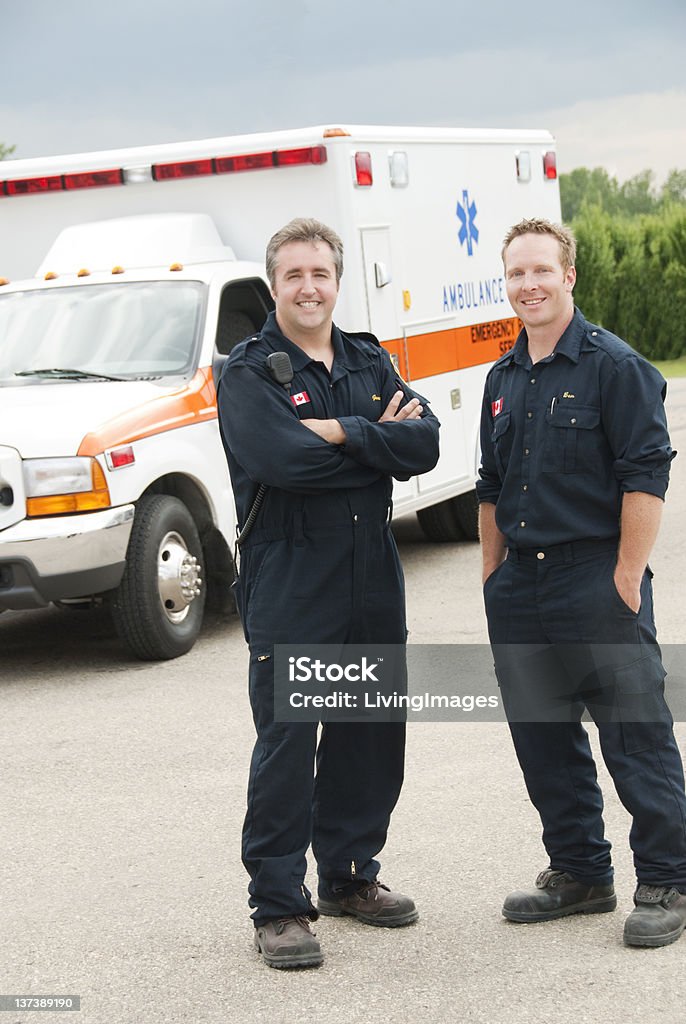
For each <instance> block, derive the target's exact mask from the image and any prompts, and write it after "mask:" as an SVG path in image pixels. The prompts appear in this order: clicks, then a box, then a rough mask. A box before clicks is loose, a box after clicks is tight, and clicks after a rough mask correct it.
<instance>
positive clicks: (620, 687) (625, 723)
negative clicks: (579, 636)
mask: <svg viewBox="0 0 686 1024" xmlns="http://www.w3.org/2000/svg"><path fill="white" fill-rule="evenodd" d="M665 674H666V673H665V670H664V668H663V666H662V662H661V661H660V658H659V655H657V654H651V655H648V657H646V658H641V659H640V660H639V661H634V662H632V663H631V664H629V665H622V666H621V668H616V669H615V671H614V683H615V702H616V704H615V706H616V709H617V712H618V718H619V721H620V722H621V726H622V737H623V740H624V751H625V753H627V754H638V753H640V751H643V750H651V749H653V748H654V747H661V746H664V744H665V743H666V742H668V740H669V737H670V735H671V730H672V725H673V721H672V716H671V713H670V711H669V708H668V707H667V704H666V702H665V698H664V689H665Z"/></svg>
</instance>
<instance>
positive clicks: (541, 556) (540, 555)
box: [536, 551, 545, 558]
mask: <svg viewBox="0 0 686 1024" xmlns="http://www.w3.org/2000/svg"><path fill="white" fill-rule="evenodd" d="M536 558H545V551H539V552H538V554H537V555H536Z"/></svg>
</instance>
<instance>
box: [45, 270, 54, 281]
mask: <svg viewBox="0 0 686 1024" xmlns="http://www.w3.org/2000/svg"><path fill="white" fill-rule="evenodd" d="M56 277H57V274H56V273H55V271H54V270H48V271H47V273H46V275H45V277H44V278H43V280H44V281H54V280H55V278H56Z"/></svg>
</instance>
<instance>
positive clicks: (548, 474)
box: [477, 309, 676, 548]
mask: <svg viewBox="0 0 686 1024" xmlns="http://www.w3.org/2000/svg"><path fill="white" fill-rule="evenodd" d="M666 390H667V386H666V384H665V381H664V378H663V377H662V376H661V374H660V373H659V372H658V371H657V370H656V369H655V367H654V366H652V365H651V364H650V363H648V362H647V360H645V359H644V358H643V357H642V356H640V355H638V353H637V352H635V351H634V350H633V349H632V348H630V347H629V345H627V344H626V342H624V341H622V340H621V339H620V338H617V337H616V336H615V335H614V334H610V333H609V332H608V331H605V330H603V329H602V328H601V327H596V326H595V325H594V324H590V323H588V321H587V320H586V319H585V318H584V316H583V314H582V313H581V312H580V311H579V310H578V309H575V312H574V317H573V319H572V321H571V323H570V324H569V326H568V327H567V329H566V331H565V332H564V334H563V335H562V337H561V338H560V340H559V341H558V343H557V345H556V347H555V350H554V352H553V353H552V354H551V355H550V356H548V357H547V358H546V359H543V360H541V362H539V363H536V365H535V366H532V364H531V359H530V357H529V353H528V339H527V335H526V331H525V330H523V331H522V332H521V333H520V335H519V337H518V338H517V341H516V343H515V346H514V348H513V349H512V350H511V351H510V352H508V353H506V354H505V355H504V356H502V357H501V358H500V359H499V360H498V362H497V363H496V364H495V366H493V367H492V369H491V370H490V372H489V374H488V377H487V378H486V387H485V392H484V404H483V409H482V414H481V453H482V456H481V458H482V465H481V469H480V471H479V472H480V477H481V479H480V480H479V482H478V484H477V493H478V496H479V501H481V502H490V503H492V504H494V505H495V506H496V524H497V526H498V529H499V530H500V531H501V532H502V533H503V534H504V535H505V542H506V544H507V546H508V547H509V548H528V547H549V546H551V545H554V544H563V543H567V542H569V541H578V540H611V539H614V538H617V537H619V516H620V511H621V500H622V494H623V493H624V492H625V491H643V492H645V493H647V494H655V495H657V496H658V497H659V498H664V495H665V491H666V490H667V484H668V481H669V464H670V462H671V460H672V458H673V457H674V455H675V454H676V453H675V452H673V451H672V449H671V447H670V443H669V434H668V432H667V422H666V417H665V411H664V397H665V394H666Z"/></svg>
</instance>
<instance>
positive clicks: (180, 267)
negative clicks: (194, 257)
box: [169, 263, 183, 270]
mask: <svg viewBox="0 0 686 1024" xmlns="http://www.w3.org/2000/svg"><path fill="white" fill-rule="evenodd" d="M169 269H170V270H183V263H172V265H171V266H170V268H169Z"/></svg>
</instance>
